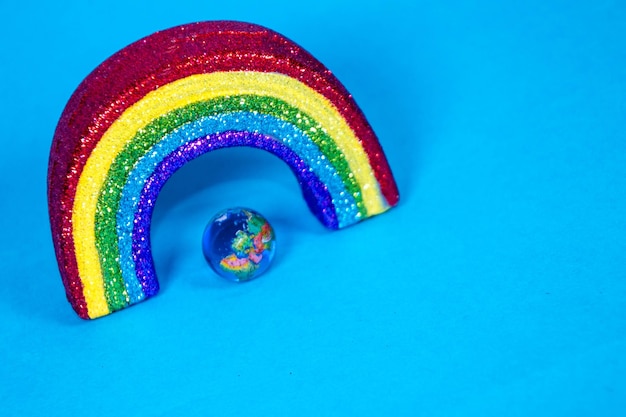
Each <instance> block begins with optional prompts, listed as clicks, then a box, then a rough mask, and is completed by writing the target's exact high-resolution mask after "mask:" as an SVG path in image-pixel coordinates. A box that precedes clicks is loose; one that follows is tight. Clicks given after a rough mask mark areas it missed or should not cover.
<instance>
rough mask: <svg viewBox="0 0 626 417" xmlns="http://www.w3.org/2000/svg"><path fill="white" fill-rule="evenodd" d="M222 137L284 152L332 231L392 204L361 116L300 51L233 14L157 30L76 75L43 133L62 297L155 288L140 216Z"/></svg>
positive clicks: (95, 305) (224, 143) (84, 299)
mask: <svg viewBox="0 0 626 417" xmlns="http://www.w3.org/2000/svg"><path fill="white" fill-rule="evenodd" d="M233 146H249V147H254V148H259V149H263V150H265V151H268V152H271V153H273V154H274V155H276V156H278V157H279V158H281V159H282V160H283V161H284V162H286V163H287V164H288V165H289V166H290V168H291V169H292V172H293V173H294V175H295V176H296V177H297V179H298V181H299V183H300V185H301V188H302V192H303V195H304V198H305V199H306V201H307V203H308V205H309V207H310V209H311V211H312V212H313V213H314V214H315V215H316V217H317V218H318V219H319V220H320V221H321V222H322V223H323V224H324V225H325V226H326V227H329V228H331V229H339V228H342V227H346V226H349V225H351V224H354V223H357V222H359V221H361V220H364V219H366V218H369V217H371V216H374V215H376V214H380V213H382V212H384V211H386V210H388V209H389V208H390V207H393V206H394V205H396V204H397V202H398V190H397V187H396V184H395V181H394V179H393V175H392V173H391V170H390V168H389V165H388V163H387V161H386V158H385V155H384V153H383V151H382V148H381V147H380V144H379V142H378V139H377V138H376V136H375V134H374V132H373V131H372V129H371V127H370V126H369V124H368V122H367V120H366V119H365V117H364V116H363V114H362V112H361V111H360V109H359V108H358V106H357V105H356V103H355V102H354V100H353V99H352V97H351V96H350V94H349V93H348V92H347V91H346V89H345V88H344V87H343V86H342V85H341V83H340V82H339V81H338V80H337V79H336V78H335V77H334V76H333V75H332V73H331V72H330V71H329V70H328V69H326V68H325V67H324V66H323V65H322V64H321V63H319V61H317V60H316V59H315V58H313V57H312V56H311V55H310V54H308V53H307V52H306V51H304V50H303V49H302V48H300V47H299V46H297V45H295V44H294V43H293V42H291V41H290V40H288V39H286V38H284V37H283V36H281V35H279V34H277V33H276V32H273V31H271V30H269V29H266V28H263V27H261V26H257V25H252V24H247V23H239V22H224V21H220V22H202V23H195V24H190V25H183V26H179V27H176V28H172V29H168V30H165V31H162V32H157V33H155V34H153V35H150V36H148V37H147V38H144V39H142V40H140V41H138V42H136V43H134V44H131V45H129V46H127V47H126V48H124V49H122V50H121V51H119V52H118V53H116V54H115V55H113V56H112V57H111V58H109V59H108V60H106V61H105V62H104V63H102V64H101V65H100V66H99V67H98V68H96V69H95V70H94V71H93V72H92V73H91V74H90V75H89V76H87V78H86V79H85V80H84V81H83V82H82V83H81V84H80V86H79V87H78V88H77V90H76V91H75V92H74V94H73V95H72V97H71V98H70V100H69V102H68V104H67V106H66V108H65V110H64V112H63V114H62V116H61V119H60V121H59V124H58V126H57V129H56V132H55V135H54V140H53V144H52V149H51V152H50V161H49V169H48V206H49V214H50V223H51V228H52V236H53V241H54V246H55V251H56V256H57V260H58V264H59V270H60V272H61V277H62V279H63V283H64V286H65V289H66V294H67V298H68V300H69V301H70V303H71V305H72V307H73V308H74V310H75V311H76V312H77V313H78V315H79V316H80V317H82V318H85V319H93V318H97V317H101V316H104V315H107V314H110V313H112V312H114V311H117V310H120V309H123V308H125V307H128V306H130V305H132V304H135V303H137V302H140V301H142V300H144V299H147V298H149V297H151V296H153V295H155V294H156V293H157V292H158V289H159V286H158V281H157V278H156V274H155V271H154V264H153V261H152V254H151V250H150V220H151V215H152V209H153V207H154V203H155V201H156V199H157V197H158V194H159V192H160V190H161V187H162V186H163V184H164V183H165V181H167V179H168V178H169V177H170V176H171V175H172V174H173V173H174V172H175V171H176V170H177V169H178V168H180V167H181V166H183V165H184V164H186V163H187V162H188V161H190V160H191V159H193V158H196V157H198V156H200V155H202V154H204V153H206V152H210V151H213V150H217V149H221V148H225V147H233Z"/></svg>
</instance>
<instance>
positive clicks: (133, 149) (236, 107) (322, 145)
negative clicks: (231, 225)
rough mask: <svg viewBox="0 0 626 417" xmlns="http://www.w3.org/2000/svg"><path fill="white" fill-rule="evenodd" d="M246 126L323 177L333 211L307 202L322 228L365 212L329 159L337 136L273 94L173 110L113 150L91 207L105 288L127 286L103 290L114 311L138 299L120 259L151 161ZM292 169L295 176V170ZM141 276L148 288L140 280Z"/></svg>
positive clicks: (340, 166)
mask: <svg viewBox="0 0 626 417" xmlns="http://www.w3.org/2000/svg"><path fill="white" fill-rule="evenodd" d="M244 110H246V111H247V112H246V111H244ZM310 127H316V130H315V131H311V130H310ZM248 129H250V130H252V131H254V132H257V133H261V134H264V135H266V136H269V137H274V138H276V139H277V140H279V141H282V142H283V143H285V144H287V146H288V147H289V148H290V149H293V150H295V151H296V153H297V154H299V155H304V156H305V159H306V163H307V170H308V171H311V172H312V173H314V174H315V176H316V177H317V178H318V179H321V181H322V183H323V184H325V186H326V187H327V188H328V191H329V193H330V195H331V204H332V206H333V208H334V211H333V213H326V214H324V215H323V216H319V215H318V213H317V209H316V208H315V207H311V211H312V212H313V213H314V214H316V215H318V217H319V218H320V220H321V221H322V223H324V224H325V225H326V226H327V227H329V228H331V229H338V228H342V227H345V226H348V225H350V224H352V223H355V222H356V221H358V220H359V218H360V217H361V216H365V215H366V212H365V210H364V207H363V204H362V201H361V198H360V197H361V196H360V187H359V185H358V184H357V183H355V182H354V181H353V178H351V177H350V176H349V175H348V172H349V171H348V167H347V164H346V163H345V160H343V159H338V158H333V157H332V155H336V154H337V153H338V152H339V151H338V150H337V148H336V146H335V144H334V142H332V139H331V138H329V137H328V135H326V134H325V133H324V132H322V130H321V129H319V124H318V123H317V122H315V121H314V120H313V119H311V118H310V117H308V116H307V115H306V114H303V113H302V112H300V111H299V110H298V109H296V108H293V107H292V106H289V105H288V104H286V103H284V102H282V101H280V100H277V99H274V98H271V97H260V96H233V97H228V98H220V99H213V100H210V101H208V102H199V103H194V104H191V105H188V106H186V107H184V108H181V109H177V110H174V111H172V112H170V113H168V114H166V115H164V116H162V117H160V118H158V119H156V120H154V121H153V122H151V123H150V124H149V125H148V126H147V127H146V128H145V129H142V131H141V133H138V134H137V135H136V136H135V137H134V138H133V140H132V142H131V143H130V144H128V145H127V146H126V147H125V148H124V150H123V151H122V152H121V153H120V154H118V156H117V157H116V159H115V162H114V163H113V165H112V166H111V169H110V170H109V173H108V175H107V180H106V183H105V185H104V186H103V189H102V190H107V192H106V193H105V192H103V191H102V190H101V192H100V196H99V200H98V206H97V209H96V210H97V211H96V216H97V218H96V234H97V235H98V236H99V237H98V240H97V242H96V243H97V246H98V252H99V254H100V264H101V266H102V271H103V275H104V282H105V287H107V288H108V287H110V286H115V287H117V291H113V293H114V294H122V289H123V288H124V285H125V287H126V292H127V294H126V297H123V298H122V299H119V297H118V299H116V300H112V299H111V298H110V297H108V294H109V292H108V291H107V293H106V294H107V302H108V305H109V308H110V309H111V310H116V309H119V308H121V307H123V306H125V305H126V304H127V303H128V302H129V301H130V300H139V299H141V298H142V297H143V293H142V292H140V291H139V288H138V285H129V282H131V281H132V280H133V277H132V274H130V273H129V272H128V270H132V271H133V272H134V266H133V262H124V261H123V260H124V259H132V255H133V254H132V252H131V251H130V250H129V248H130V246H131V242H130V241H131V240H132V239H133V235H132V230H131V228H130V227H131V226H132V223H133V219H132V213H134V212H135V211H136V210H137V205H138V200H139V196H138V195H137V194H138V192H139V188H140V187H139V184H143V183H145V181H146V180H147V173H148V172H149V171H150V169H151V166H152V165H156V164H157V163H158V162H159V161H160V160H162V159H163V158H164V157H165V155H167V154H170V153H172V152H175V151H176V150H177V149H178V147H180V146H182V145H184V144H185V143H187V142H188V141H189V140H190V139H191V138H195V137H201V136H206V135H210V134H212V133H223V132H225V131H231V130H232V131H245V130H248ZM324 157H328V160H329V161H330V164H316V163H315V162H316V161H318V160H320V159H323V158H324ZM333 161H334V162H333ZM335 165H337V166H335ZM129 167H132V169H131V168H129ZM294 173H295V174H296V176H298V172H295V171H294ZM309 181H311V180H309ZM300 183H301V186H302V187H304V186H305V185H306V182H303V181H301V182H300ZM115 237H117V240H118V242H115ZM116 243H117V244H116ZM122 263H126V268H123V267H122V266H121V264H122ZM122 276H123V279H122V278H121V277H122ZM139 281H140V283H141V284H142V288H145V287H146V284H145V283H144V281H143V280H141V279H140V280H139Z"/></svg>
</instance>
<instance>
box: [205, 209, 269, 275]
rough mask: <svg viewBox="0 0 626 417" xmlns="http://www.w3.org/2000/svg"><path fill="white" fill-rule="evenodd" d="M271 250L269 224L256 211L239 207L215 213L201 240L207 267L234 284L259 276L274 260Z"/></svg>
mask: <svg viewBox="0 0 626 417" xmlns="http://www.w3.org/2000/svg"><path fill="white" fill-rule="evenodd" d="M275 246H276V238H275V235H274V229H272V226H270V224H269V222H268V221H267V220H266V219H265V218H264V217H263V216H262V215H260V214H259V213H257V212H256V211H254V210H250V209H247V208H241V207H237V208H230V209H226V210H222V211H220V212H219V213H217V214H216V215H215V216H213V218H212V219H211V220H210V221H209V223H208V224H207V226H206V228H205V229H204V234H203V236H202V251H203V253H204V257H205V258H206V260H207V262H208V264H209V266H211V268H212V269H213V270H214V271H215V272H216V273H217V274H218V275H220V276H222V277H224V278H226V279H229V280H231V281H236V282H244V281H250V280H252V279H254V278H257V277H259V276H260V275H261V274H263V273H264V272H265V271H266V270H267V268H269V266H270V264H271V262H272V259H273V258H274V250H275Z"/></svg>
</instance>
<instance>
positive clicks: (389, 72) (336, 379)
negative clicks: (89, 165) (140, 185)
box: [0, 0, 626, 416]
mask: <svg viewBox="0 0 626 417" xmlns="http://www.w3.org/2000/svg"><path fill="white" fill-rule="evenodd" d="M85 3H87V2H68V3H66V4H63V5H62V4H61V3H56V2H51V3H36V2H35V3H32V2H8V1H0V5H1V10H2V12H3V13H2V14H3V16H4V19H3V25H2V27H0V35H1V36H2V39H3V46H2V49H3V51H2V55H1V58H0V60H1V66H0V75H1V79H2V83H0V95H1V96H2V98H3V100H2V103H1V104H0V106H2V119H1V121H0V123H2V132H3V138H2V146H3V149H2V154H1V156H0V189H2V190H3V193H2V194H3V196H2V197H1V200H2V201H1V202H0V230H2V239H1V241H0V257H1V258H0V271H1V272H0V282H1V288H2V289H1V290H0V404H2V406H1V407H2V408H1V410H2V411H0V414H2V415H7V416H14V415H23V416H25V415H48V416H53V415H68V416H69V415H72V416H77V415H90V416H100V415H102V416H110V415H116V416H139V415H146V416H170V415H181V416H183V415H184V416H207V415H221V416H230V415H233V416H235V415H240V416H250V415H260V416H269V415H299V416H308V415H311V416H313V415H315V416H335V415H337V416H352V415H372V416H384V415H394V416H420V415H423V416H455V415H459V416H469V415H480V416H489V415H507V416H511V415H513V416H515V415H520V416H528V415H535V416H538V415H539V416H543V415H546V416H547V415H550V416H578V415H594V416H600V415H601V416H611V415H614V416H617V415H626V355H625V353H626V273H625V270H624V269H625V268H624V267H625V262H624V259H625V256H624V254H625V253H626V234H625V233H624V231H625V228H626V217H625V215H624V207H625V204H626V196H625V193H624V190H625V189H626V134H625V131H626V129H625V128H626V117H625V116H626V66H625V63H626V25H625V24H624V22H626V7H625V6H624V3H623V2H619V1H604V0H600V1H589V2H583V1H580V2H572V1H551V2H545V1H539V0H532V1H524V2H522V1H510V2H495V1H493V2H489V1H486V0H483V1H480V0H478V1H468V2H455V1H417V2H411V3H409V2H407V3H388V2H383V1H378V2H339V1H316V2H305V3H294V2H291V1H289V2H288V1H283V2H247V1H239V2H226V1H224V2H207V1H204V2H200V1H198V2H190V1H177V2H159V1H152V2H146V3H143V4H142V3H135V2H130V1H124V2H120V1H110V2H102V3H99V4H96V3H92V4H85ZM501 3H506V4H501ZM213 19H233V20H244V21H251V22H255V23H259V24H262V25H265V26H268V27H270V28H272V29H274V30H276V31H278V32H280V33H283V34H284V35H286V36H288V37H290V38H291V39H293V40H295V41H296V42H297V43H299V44H300V45H302V46H304V47H305V48H306V49H308V50H309V51H310V52H311V53H313V55H315V56H316V57H317V58H318V59H320V60H321V61H322V62H323V63H324V64H326V65H327V66H328V67H329V68H330V69H331V70H333V71H334V72H335V74H336V75H337V76H338V77H339V79H340V80H341V81H342V82H343V83H344V84H345V85H346V87H347V88H348V90H350V91H351V93H352V94H353V95H354V97H355V98H356V100H357V102H358V103H359V104H360V106H361V107H362V109H363V111H364V112H365V114H366V115H367V117H368V119H369V120H370V122H371V124H372V126H373V127H374V129H375V131H376V132H377V133H378V135H379V138H380V141H381V143H382V145H383V147H384V149H385V151H386V153H387V156H388V159H389V162H390V164H391V166H392V169H393V170H394V173H395V175H396V178H397V181H398V185H399V187H400V191H401V204H400V205H399V206H398V207H397V208H395V209H394V210H392V211H390V212H389V213H387V214H385V215H382V216H380V217H376V218H374V219H372V220H369V221H367V222H364V223H362V224H359V225H358V226H355V227H351V228H348V229H345V230H343V231H340V232H330V231H327V230H325V229H324V228H323V227H322V226H321V225H320V224H318V223H317V222H316V220H315V218H314V217H313V216H312V215H311V214H310V213H309V212H308V210H307V208H306V205H305V203H304V201H303V199H302V198H301V195H300V191H299V189H298V186H297V183H296V181H295V178H293V176H292V175H291V173H290V171H289V170H288V168H287V166H286V165H285V164H283V163H282V162H280V161H279V160H278V159H276V158H274V157H272V156H270V155H267V154H264V153H262V152H260V151H253V150H237V151H231V150H226V151H220V152H216V153H215V154H213V155H207V156H205V157H202V158H200V159H199V160H196V161H194V162H192V163H190V164H188V165H187V166H186V167H185V168H184V169H183V170H181V171H180V172H178V173H177V174H176V175H175V176H174V177H173V178H172V180H171V181H170V182H169V183H168V184H167V185H166V187H165V189H164V190H163V193H162V194H161V196H160V197H159V200H158V203H157V208H156V212H155V216H154V219H153V230H152V239H153V250H154V254H155V262H156V267H157V273H158V274H159V278H160V282H161V284H162V291H161V293H160V294H159V295H158V296H157V297H156V298H154V299H151V300H149V301H148V302H145V303H142V304H140V305H138V306H136V307H133V308H130V309H127V310H124V311H122V312H119V313H116V314H113V315H111V316H108V317H105V318H103V319H99V320H96V321H89V322H87V321H82V320H80V319H79V318H78V317H77V316H76V315H75V314H74V312H73V311H72V310H71V308H70V306H69V304H68V303H67V302H66V300H65V294H64V290H63V287H62V284H61V279H60V276H59V273H58V270H57V266H56V260H55V258H54V253H53V248H52V241H51V237H50V232H49V226H48V218H47V207H46V170H47V158H48V151H49V147H50V143H51V140H52V135H53V131H54V128H55V126H56V122H57V120H58V117H59V116H60V114H61V112H62V110H63V107H64V105H65V103H66V101H67V99H68V98H69V96H70V95H71V93H72V92H73V90H74V89H75V88H76V87H77V85H78V84H79V83H80V81H81V80H82V79H83V78H84V77H85V76H86V75H87V74H88V73H89V72H90V71H91V70H92V69H93V68H95V67H96V66H97V65H98V64H99V63H100V62H102V61H103V60H104V59H106V58H107V57H108V56H110V55H111V54H112V53H114V52H115V51H117V50H119V49H120V48H122V47H124V46H125V45H127V44H129V43H131V42H133V41H135V40H137V39H139V38H141V37H143V36H146V35H148V34H150V33H152V32H154V31H156V30H159V29H165V28H167V27H171V26H175V25H178V24H182V23H187V22H192V21H199V20H213ZM238 205H243V206H249V207H251V208H254V209H256V210H258V211H260V212H261V213H263V214H264V215H265V216H266V217H267V218H268V219H269V220H270V221H271V222H272V224H273V225H274V228H275V230H276V233H277V236H278V239H279V247H278V250H277V255H276V259H275V262H274V264H273V266H272V268H271V269H270V271H269V272H268V273H267V274H266V275H264V276H263V277H261V278H260V279H258V280H256V281H253V282H250V283H247V284H244V285H237V284H232V283H229V282H226V281H224V280H221V279H220V278H219V277H217V276H216V275H215V274H213V273H212V272H211V270H210V269H209V267H208V266H207V265H206V263H205V261H204V259H203V257H202V252H201V245H200V239H201V235H202V231H203V228H204V226H205V223H206V222H207V221H208V219H209V218H210V217H211V216H212V215H213V214H214V213H215V212H216V211H217V210H219V209H221V208H224V207H229V206H238Z"/></svg>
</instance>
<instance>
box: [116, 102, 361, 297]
mask: <svg viewBox="0 0 626 417" xmlns="http://www.w3.org/2000/svg"><path fill="white" fill-rule="evenodd" d="M227 131H252V132H256V133H260V134H262V135H265V136H269V137H273V138H276V139H277V140H279V141H281V142H282V143H283V144H285V145H286V146H287V147H289V148H290V149H292V150H293V151H294V152H295V153H296V154H297V155H299V156H300V157H301V158H302V159H303V160H304V161H305V162H306V163H307V164H308V165H309V167H310V169H311V170H312V171H313V172H314V173H315V175H316V176H317V177H318V178H319V179H320V181H321V182H322V183H323V184H325V185H326V186H327V188H328V192H329V193H330V195H331V196H332V203H333V205H334V206H335V210H336V215H337V221H338V224H339V227H343V226H345V225H347V224H351V223H354V219H357V216H358V209H357V206H356V204H355V201H354V198H353V197H352V196H351V195H350V193H349V192H347V191H346V188H345V186H344V184H343V181H342V180H341V177H340V176H339V175H338V173H337V172H336V170H335V169H334V167H333V166H332V165H331V164H330V163H324V160H325V157H324V155H322V153H321V152H320V150H319V148H318V147H317V145H315V143H313V142H312V141H311V140H310V138H309V137H308V136H307V135H306V134H305V133H303V132H302V131H301V130H300V129H298V128H297V127H295V126H294V125H292V124H291V123H289V122H286V121H284V120H281V119H278V118H275V117H273V116H270V115H265V114H259V113H254V112H235V113H227V114H222V115H217V116H211V117H203V118H200V119H198V120H196V121H194V122H191V123H187V124H185V125H183V126H181V127H179V128H178V129H176V130H174V131H172V132H171V133H169V134H168V135H166V136H164V137H163V139H162V140H160V141H159V142H158V143H157V144H156V145H154V146H153V147H152V148H151V149H150V150H149V151H148V152H147V153H146V154H145V155H144V156H143V157H142V158H140V159H139V161H138V163H137V164H136V165H135V167H134V168H133V170H132V171H131V173H130V175H129V177H128V180H127V182H126V184H125V185H124V190H123V191H122V196H121V200H120V207H119V210H118V212H117V235H118V246H119V251H120V266H121V271H122V277H123V279H124V282H125V284H126V288H127V291H128V294H129V297H131V299H133V300H137V301H139V300H141V299H142V298H144V291H143V289H142V287H141V284H140V283H139V281H138V280H137V276H136V273H135V272H136V271H135V265H134V262H135V260H134V259H133V255H132V230H133V221H134V218H133V216H134V213H135V211H136V209H137V205H138V204H139V196H140V194H141V190H142V188H143V185H144V183H145V182H146V180H147V179H148V177H149V176H150V174H151V173H152V172H153V171H154V169H155V168H156V166H157V165H158V164H159V163H160V162H161V161H162V160H163V159H164V158H165V157H166V156H167V155H168V154H170V153H172V152H174V151H175V150H176V149H177V148H178V147H179V146H182V145H184V144H185V143H187V142H190V141H192V140H194V139H195V138H198V137H202V136H207V135H211V134H216V133H223V132H227Z"/></svg>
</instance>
